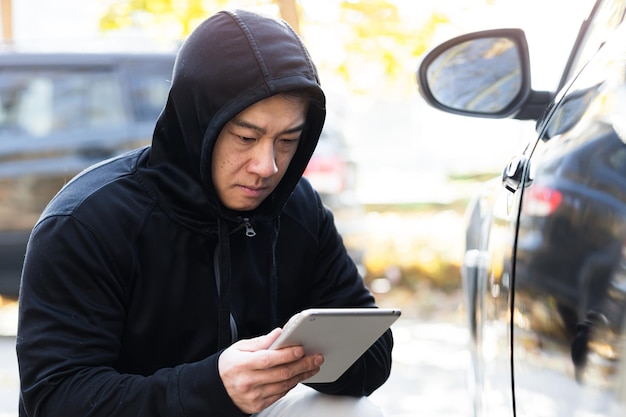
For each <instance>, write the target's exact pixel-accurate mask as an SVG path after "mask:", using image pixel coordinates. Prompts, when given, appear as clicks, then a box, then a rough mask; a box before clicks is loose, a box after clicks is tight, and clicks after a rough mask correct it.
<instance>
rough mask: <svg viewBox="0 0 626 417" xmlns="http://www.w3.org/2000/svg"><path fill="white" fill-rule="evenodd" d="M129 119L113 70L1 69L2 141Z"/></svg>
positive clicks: (0, 132) (0, 137)
mask: <svg viewBox="0 0 626 417" xmlns="http://www.w3.org/2000/svg"><path fill="white" fill-rule="evenodd" d="M126 121H127V115H126V114H125V112H124V105H123V95H122V92H121V88H120V85H119V82H118V81H117V79H116V76H115V73H113V72H112V71H84V70H67V69H58V70H57V69H35V70H32V69H25V68H15V69H6V70H4V71H1V72H0V140H2V138H3V137H4V138H12V139H15V138H19V137H20V136H25V137H44V136H47V135H51V134H55V133H63V132H66V131H71V130H75V129H90V128H98V127H102V126H107V127H111V126H116V125H121V124H124V123H125V122H126Z"/></svg>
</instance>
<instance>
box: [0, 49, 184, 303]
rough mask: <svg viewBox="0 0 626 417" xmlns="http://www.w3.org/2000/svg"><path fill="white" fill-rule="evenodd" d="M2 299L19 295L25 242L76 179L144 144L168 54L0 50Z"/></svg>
mask: <svg viewBox="0 0 626 417" xmlns="http://www.w3.org/2000/svg"><path fill="white" fill-rule="evenodd" d="M0 62H1V64H0V295H2V296H5V297H16V296H17V295H18V290H19V282H20V273H21V268H22V262H23V259H24V252H25V248H26V242H27V239H28V236H29V234H30V231H31V229H32V227H33V226H34V224H35V222H36V221H37V219H38V217H39V215H40V213H41V212H42V210H43V209H44V207H45V205H46V204H47V203H48V202H49V201H50V199H51V198H52V197H53V196H54V195H55V194H56V193H57V191H59V189H60V188H61V187H62V186H63V184H65V183H66V182H67V181H69V180H70V179H71V178H72V177H73V176H74V175H76V174H77V173H78V172H80V171H81V170H83V169H84V168H86V167H88V166H90V165H92V164H94V163H96V162H99V161H101V160H103V159H106V158H109V157H113V156H115V155H118V154H120V153H122V152H125V151H127V150H130V149H133V148H136V147H139V146H143V145H146V144H147V143H149V141H150V138H151V136H152V131H153V129H154V122H155V121H156V119H157V117H158V115H159V113H160V111H161V109H162V107H163V105H164V103H165V100H166V97H167V93H168V91H169V80H170V79H171V74H172V68H173V63H174V55H173V54H168V53H158V54H156V53H155V54H152V53H149V54H148V53H142V54H138V53H87V54H84V53H20V52H16V51H13V52H10V51H5V52H0Z"/></svg>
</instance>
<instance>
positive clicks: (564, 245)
mask: <svg viewBox="0 0 626 417" xmlns="http://www.w3.org/2000/svg"><path fill="white" fill-rule="evenodd" d="M625 11H626V1H624V0H597V1H596V2H595V5H594V7H593V8H592V10H591V11H590V13H589V15H588V17H587V18H586V19H585V21H584V22H583V23H582V26H581V28H580V31H579V33H578V36H577V38H576V39H573V40H572V43H573V49H572V51H571V53H570V55H569V59H568V60H567V62H565V63H563V68H564V69H563V73H562V76H561V80H560V82H559V84H558V85H557V86H556V88H555V89H554V91H535V90H533V89H532V85H531V77H530V62H529V52H528V46H527V42H526V35H525V33H524V32H523V31H522V30H519V29H497V30H487V31H481V32H474V33H469V34H466V35H463V36H460V37H457V38H454V39H451V40H449V41H447V42H444V43H443V44H441V45H439V46H437V47H435V48H433V49H432V50H431V51H429V52H428V53H427V54H426V55H425V56H424V57H423V59H422V61H421V63H420V65H419V68H418V72H417V79H418V84H419V89H420V93H421V95H422V97H423V98H424V99H425V100H426V101H427V102H428V103H429V104H431V105H432V106H434V107H436V108H438V109H441V110H443V111H446V112H449V113H453V114H458V115H465V116H473V117H483V118H507V117H508V118H515V119H520V120H535V121H536V122H537V123H536V131H537V134H536V136H533V137H530V138H528V142H527V145H526V146H525V148H524V149H521V150H520V154H519V155H518V156H515V157H514V158H512V159H511V160H510V161H509V162H508V163H506V166H505V167H504V170H503V173H502V177H501V178H498V179H497V183H498V184H496V183H495V182H494V181H490V182H489V183H488V184H485V189H484V190H483V191H481V193H480V194H479V195H477V196H475V198H473V199H472V201H471V203H470V204H469V206H468V209H467V223H466V247H465V256H464V263H463V268H462V284H463V288H464V295H465V302H466V303H465V307H466V310H467V314H468V326H469V329H470V334H471V346H470V349H471V358H472V360H471V365H472V366H471V373H470V375H471V378H470V381H471V384H470V388H471V393H472V395H471V396H472V403H473V414H474V415H476V416H496V415H497V416H516V417H527V416H528V417H531V416H533V417H539V416H541V417H552V416H559V417H561V416H562V417H571V416H596V417H599V416H604V417H607V416H611V417H617V416H624V415H626V22H624V15H625ZM553 29H554V31H558V30H559V28H558V26H556V25H555V26H554V28H553ZM545 42H550V39H545ZM556 64H557V63H556V62H555V63H552V65H556Z"/></svg>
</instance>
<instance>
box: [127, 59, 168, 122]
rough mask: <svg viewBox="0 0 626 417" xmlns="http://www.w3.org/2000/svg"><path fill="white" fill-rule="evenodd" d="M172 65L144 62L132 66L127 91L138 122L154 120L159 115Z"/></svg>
mask: <svg viewBox="0 0 626 417" xmlns="http://www.w3.org/2000/svg"><path fill="white" fill-rule="evenodd" d="M172 65H173V63H168V64H166V65H164V64H159V63H157V64H149V63H146V64H143V65H141V66H133V67H132V69H131V71H130V73H129V76H128V78H129V92H130V98H131V101H132V106H133V111H134V115H135V119H136V120H137V121H138V122H154V121H155V120H156V119H157V117H158V116H159V113H160V112H161V110H162V109H163V106H164V105H165V101H166V99H167V94H168V92H169V89H170V84H171V74H172Z"/></svg>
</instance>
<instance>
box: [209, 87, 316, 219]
mask: <svg viewBox="0 0 626 417" xmlns="http://www.w3.org/2000/svg"><path fill="white" fill-rule="evenodd" d="M307 110H308V101H307V100H305V99H304V98H300V97H294V96H284V95H276V96H272V97H269V98H267V99H265V100H261V101H259V102H257V103H255V104H253V105H252V106H250V107H248V108H247V109H245V110H244V111H242V112H241V113H239V114H238V115H237V116H235V117H233V118H232V119H231V120H230V121H229V122H228V123H226V125H225V126H224V128H223V129H222V131H221V132H220V134H219V136H218V137H217V141H216V143H215V148H214V150H213V160H212V176H213V184H214V186H215V189H216V190H217V195H218V196H219V198H220V199H221V201H222V203H223V204H224V206H226V207H228V208H229V209H232V210H238V211H247V210H253V209H255V208H256V207H258V206H259V205H260V204H261V203H262V202H263V200H265V198H266V197H267V196H268V195H270V193H271V192H272V191H274V189H275V188H276V186H277V185H278V183H279V182H280V180H281V179H282V178H283V175H285V171H287V167H289V163H290V162H291V159H292V158H293V156H294V155H295V153H296V150H297V149H298V144H299V142H300V136H301V134H302V130H303V129H304V123H305V121H306V114H307Z"/></svg>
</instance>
